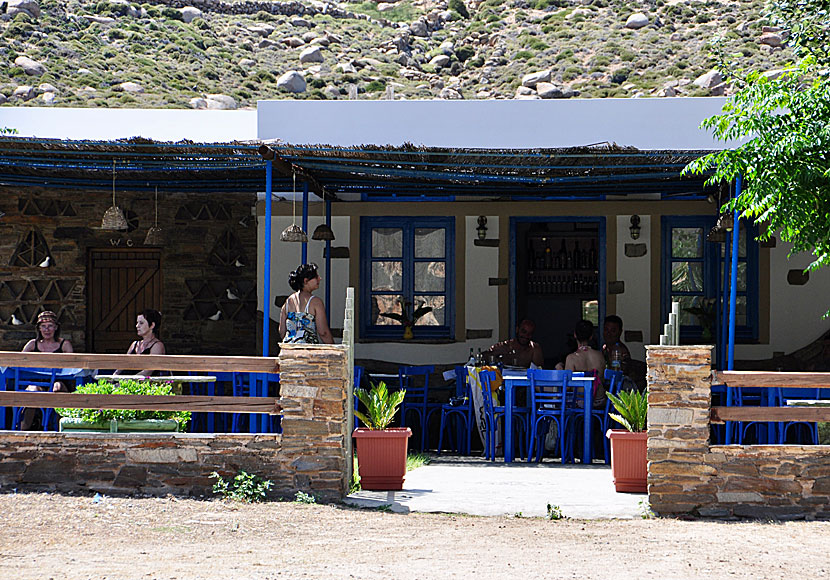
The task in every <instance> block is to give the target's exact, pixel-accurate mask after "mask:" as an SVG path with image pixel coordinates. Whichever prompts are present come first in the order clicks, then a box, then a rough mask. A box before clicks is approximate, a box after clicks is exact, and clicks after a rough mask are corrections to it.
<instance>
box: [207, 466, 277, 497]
mask: <svg viewBox="0 0 830 580" xmlns="http://www.w3.org/2000/svg"><path fill="white" fill-rule="evenodd" d="M210 477H211V479H215V480H216V483H214V484H213V493H218V494H219V495H221V496H222V499H229V500H233V501H244V502H247V503H257V502H262V501H265V498H266V495H267V494H268V491H269V490H270V489H271V488H272V487H273V485H274V484H273V483H272V482H271V481H270V480H265V481H263V480H262V479H261V478H259V477H257V476H256V475H254V474H253V473H248V472H246V471H240V472H239V473H238V474H237V475H236V477H234V478H233V479H232V480H230V481H225V479H224V478H223V477H222V476H221V475H219V474H218V473H217V472H215V471H214V472H213V473H211V474H210Z"/></svg>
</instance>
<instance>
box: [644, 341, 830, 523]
mask: <svg viewBox="0 0 830 580" xmlns="http://www.w3.org/2000/svg"><path fill="white" fill-rule="evenodd" d="M646 350H647V355H646V362H647V364H648V389H649V396H648V402H649V411H648V462H649V466H648V494H649V502H650V504H651V508H652V510H654V512H655V513H657V514H659V515H669V516H670V515H681V514H690V515H695V516H702V517H716V518H742V517H748V518H763V519H768V518H776V519H795V518H808V519H812V518H822V519H826V518H828V517H830V447H828V446H797V445H718V446H711V445H710V444H709V428H710V425H709V412H710V407H711V379H710V375H711V347H709V346H649V347H646Z"/></svg>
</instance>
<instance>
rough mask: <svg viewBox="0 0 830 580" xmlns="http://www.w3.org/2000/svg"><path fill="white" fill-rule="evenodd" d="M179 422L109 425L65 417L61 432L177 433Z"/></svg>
mask: <svg viewBox="0 0 830 580" xmlns="http://www.w3.org/2000/svg"><path fill="white" fill-rule="evenodd" d="M178 428H179V422H178V421H176V420H175V419H136V420H132V421H115V420H113V421H109V422H107V423H90V422H88V421H84V420H83V419H74V418H72V417H64V418H63V419H61V421H60V425H59V427H58V430H59V431H86V432H97V433H141V432H170V431H177V430H178Z"/></svg>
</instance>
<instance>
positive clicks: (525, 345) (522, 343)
mask: <svg viewBox="0 0 830 580" xmlns="http://www.w3.org/2000/svg"><path fill="white" fill-rule="evenodd" d="M534 330H536V324H535V323H534V322H533V321H532V320H527V319H525V320H522V321H521V322H520V323H519V326H518V327H517V328H516V338H511V339H510V340H504V341H502V342H498V343H496V344H494V345H493V346H491V347H490V348H489V349H487V353H488V354H490V355H493V356H494V357H497V356H499V355H502V356H503V361H504V363H505V364H509V365H515V366H519V367H524V368H530V363H531V362H532V363H533V364H535V365H536V366H537V367H541V366H542V364H544V362H545V356H544V354H542V347H541V346H539V344H538V343H536V342H533V340H531V339H532V338H533V331H534Z"/></svg>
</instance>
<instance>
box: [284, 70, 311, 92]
mask: <svg viewBox="0 0 830 580" xmlns="http://www.w3.org/2000/svg"><path fill="white" fill-rule="evenodd" d="M277 88H280V89H284V90H286V91H288V92H289V93H304V92H305V90H306V82H305V78H304V77H303V75H302V74H300V73H298V72H297V71H295V70H290V71H288V72H287V73H285V74H283V75H282V76H281V77H280V78H278V79H277Z"/></svg>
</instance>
